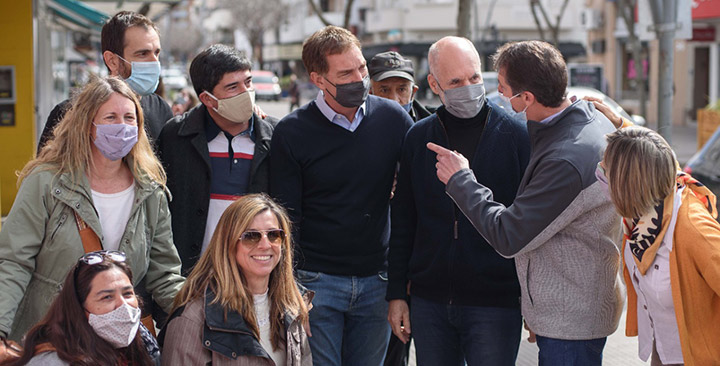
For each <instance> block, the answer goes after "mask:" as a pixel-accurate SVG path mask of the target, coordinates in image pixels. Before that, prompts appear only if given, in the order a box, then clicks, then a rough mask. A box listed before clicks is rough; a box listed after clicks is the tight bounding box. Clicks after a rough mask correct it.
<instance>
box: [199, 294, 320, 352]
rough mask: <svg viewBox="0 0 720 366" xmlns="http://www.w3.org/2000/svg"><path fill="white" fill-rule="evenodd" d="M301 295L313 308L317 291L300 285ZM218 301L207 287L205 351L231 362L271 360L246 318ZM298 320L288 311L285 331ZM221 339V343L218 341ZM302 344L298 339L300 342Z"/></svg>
mask: <svg viewBox="0 0 720 366" xmlns="http://www.w3.org/2000/svg"><path fill="white" fill-rule="evenodd" d="M298 289H299V290H300V294H301V295H302V297H303V300H305V302H306V304H307V305H308V310H309V309H310V308H311V305H310V302H311V301H312V299H313V297H314V296H315V292H313V291H310V290H308V289H306V288H305V287H303V286H302V285H300V284H298ZM213 299H215V292H214V291H213V290H212V289H211V288H210V287H208V288H207V289H206V290H205V299H204V306H203V309H204V313H205V326H204V328H203V343H204V344H205V346H206V348H209V349H210V350H212V351H215V352H219V353H221V354H223V355H225V356H227V357H230V358H232V359H235V358H237V357H238V356H241V355H249V356H257V357H264V358H270V355H268V353H267V352H266V351H265V349H263V347H262V346H261V345H260V342H259V341H258V340H257V339H256V338H255V336H254V335H253V334H252V331H251V330H250V328H249V327H248V325H247V323H246V322H245V319H244V318H243V317H242V315H240V314H239V313H238V312H236V311H227V313H226V312H225V309H224V308H223V306H222V304H220V303H212V301H213ZM296 319H297V317H296V316H295V315H294V314H293V313H291V312H289V311H286V312H285V315H284V317H283V320H284V322H285V329H286V330H287V329H290V325H291V324H292V323H293V322H295V321H296ZM218 339H221V340H222V341H221V344H218V342H217V340H218ZM297 341H299V339H298V340H297Z"/></svg>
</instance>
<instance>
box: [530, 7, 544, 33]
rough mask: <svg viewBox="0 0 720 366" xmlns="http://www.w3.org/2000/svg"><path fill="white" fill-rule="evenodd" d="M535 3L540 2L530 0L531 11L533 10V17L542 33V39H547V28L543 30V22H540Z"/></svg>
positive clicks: (539, 31)
mask: <svg viewBox="0 0 720 366" xmlns="http://www.w3.org/2000/svg"><path fill="white" fill-rule="evenodd" d="M535 4H538V0H530V12H532V16H533V19H534V20H535V25H536V26H537V30H538V33H540V39H541V40H543V41H544V40H545V30H543V26H542V24H540V19H539V18H538V16H537V11H536V10H535Z"/></svg>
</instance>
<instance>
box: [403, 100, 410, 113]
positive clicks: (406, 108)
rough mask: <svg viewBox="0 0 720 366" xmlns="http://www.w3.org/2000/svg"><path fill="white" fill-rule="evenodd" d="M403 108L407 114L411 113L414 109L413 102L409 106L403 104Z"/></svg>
mask: <svg viewBox="0 0 720 366" xmlns="http://www.w3.org/2000/svg"><path fill="white" fill-rule="evenodd" d="M402 107H403V109H404V110H405V112H408V113H410V110H411V109H412V102H410V103H408V104H403V105H402Z"/></svg>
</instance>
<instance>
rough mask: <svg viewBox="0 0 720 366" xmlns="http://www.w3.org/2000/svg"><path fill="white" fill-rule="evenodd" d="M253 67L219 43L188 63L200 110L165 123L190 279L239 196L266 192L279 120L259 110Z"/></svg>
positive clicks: (174, 209) (166, 160)
mask: <svg viewBox="0 0 720 366" xmlns="http://www.w3.org/2000/svg"><path fill="white" fill-rule="evenodd" d="M251 68H252V63H251V62H250V60H249V59H248V58H247V57H245V55H243V54H242V53H241V52H240V51H238V50H237V49H235V48H234V47H230V46H226V45H221V44H216V45H212V46H210V47H208V48H207V49H205V50H203V51H202V52H200V54H198V55H197V56H196V57H195V58H194V59H193V61H192V63H191V64H190V79H191V80H192V84H193V87H194V88H195V93H197V95H198V97H199V98H200V104H198V105H197V106H195V108H193V109H191V110H190V111H188V112H187V113H185V114H182V115H178V116H176V117H174V118H173V119H171V120H170V121H168V123H167V124H166V125H165V127H164V128H163V131H162V133H161V134H160V137H159V138H158V141H157V146H158V155H159V156H160V157H161V159H162V161H163V164H164V165H165V169H166V171H167V177H168V183H167V184H168V188H169V189H170V192H172V194H173V200H172V201H170V212H171V213H172V218H173V220H172V227H173V237H174V239H175V246H176V247H177V250H178V252H179V253H180V259H181V260H182V268H183V270H182V273H183V274H187V273H188V272H189V271H190V269H191V268H192V267H193V266H194V265H195V262H197V260H198V258H200V255H201V254H202V252H203V251H204V250H205V248H207V246H208V244H209V243H210V238H211V237H212V234H213V232H214V231H215V225H217V222H218V220H220V215H222V213H223V211H225V209H226V208H227V207H228V206H230V204H231V203H232V202H233V201H234V200H236V199H238V198H239V197H241V196H243V195H245V194H248V193H260V192H267V191H268V190H269V188H270V182H269V174H270V168H269V166H268V165H269V160H270V159H269V157H268V155H269V151H270V139H271V137H272V133H273V129H274V128H275V124H277V119H275V118H273V117H267V116H262V115H260V114H259V113H258V110H257V109H256V108H255V107H256V106H257V104H256V103H255V89H254V87H253V82H252V74H251Z"/></svg>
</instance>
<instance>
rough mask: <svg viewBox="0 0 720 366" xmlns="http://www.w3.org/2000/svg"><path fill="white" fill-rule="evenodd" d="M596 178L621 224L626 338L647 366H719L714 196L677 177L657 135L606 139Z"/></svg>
mask: <svg viewBox="0 0 720 366" xmlns="http://www.w3.org/2000/svg"><path fill="white" fill-rule="evenodd" d="M607 141H608V146H607V149H606V151H605V156H604V158H603V160H602V162H600V164H598V170H597V177H598V180H599V181H600V182H601V183H604V184H606V185H607V186H608V188H609V189H608V193H609V196H610V199H611V200H612V202H613V204H614V205H615V208H616V209H617V211H618V213H619V214H620V215H621V216H622V217H623V229H624V231H625V240H624V243H623V261H624V264H625V268H624V270H623V274H624V277H625V282H626V284H627V287H628V291H627V292H628V313H627V328H626V334H627V335H628V336H635V335H639V338H638V343H639V356H640V358H641V359H642V360H645V361H646V360H647V359H648V358H649V357H650V356H651V355H652V363H651V364H652V365H677V364H685V365H702V366H708V365H720V295H719V294H720V224H718V222H717V221H716V220H715V218H716V217H717V212H716V201H715V195H714V194H713V193H712V192H710V190H709V189H707V188H706V187H705V186H703V185H702V184H701V183H700V182H698V181H697V180H695V179H693V178H692V177H691V176H689V175H687V174H685V173H683V172H681V171H679V170H678V166H679V165H678V163H677V161H676V159H675V154H674V153H673V151H672V149H671V148H670V146H669V145H668V143H667V142H666V141H665V140H664V139H663V138H662V137H661V136H660V135H659V134H657V133H656V132H654V131H652V130H649V129H647V128H643V127H627V128H622V129H619V130H617V131H616V132H614V133H611V134H609V135H608V136H607Z"/></svg>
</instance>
